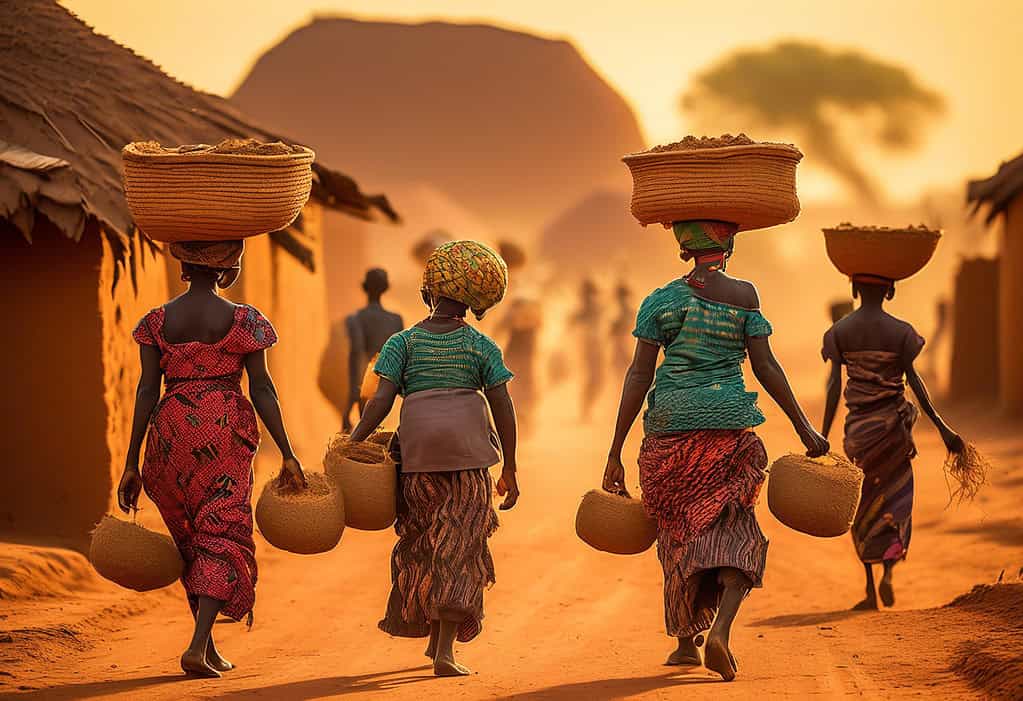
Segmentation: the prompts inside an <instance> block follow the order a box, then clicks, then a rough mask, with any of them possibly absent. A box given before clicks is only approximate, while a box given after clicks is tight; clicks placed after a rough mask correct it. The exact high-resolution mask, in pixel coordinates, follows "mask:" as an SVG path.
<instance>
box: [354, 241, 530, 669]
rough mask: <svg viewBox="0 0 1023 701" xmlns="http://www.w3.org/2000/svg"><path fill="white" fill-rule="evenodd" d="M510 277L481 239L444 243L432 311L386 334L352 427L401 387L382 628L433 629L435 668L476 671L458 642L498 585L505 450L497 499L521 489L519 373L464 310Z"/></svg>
mask: <svg viewBox="0 0 1023 701" xmlns="http://www.w3.org/2000/svg"><path fill="white" fill-rule="evenodd" d="M507 283H508V269H507V267H506V266H505V264H504V261H503V260H501V258H500V256H498V255H497V254H496V253H495V252H494V251H492V250H491V249H489V248H487V247H486V246H483V245H482V244H479V243H476V242H475V241H453V242H451V243H447V244H444V245H443V246H441V247H440V248H438V249H437V250H436V251H435V252H434V254H433V255H432V256H431V257H430V259H429V261H427V264H426V272H425V274H424V280H423V299H424V301H425V302H426V304H427V306H429V307H430V315H429V316H428V317H427V318H425V319H423V320H422V321H420V322H419V323H418V324H416V325H415V326H413V327H411V328H408V329H405V330H404V331H401V332H399V333H396V334H395V335H393V336H391V338H390V339H388V340H387V342H386V343H385V344H384V347H383V349H382V350H381V351H380V357H379V359H378V360H377V363H376V366H375V367H374V371H375V372H376V373H377V375H379V376H380V385H379V387H378V389H377V392H376V395H375V396H374V397H373V399H371V400H370V401H369V403H368V404H367V405H366V410H365V413H364V414H363V415H362V419H361V420H360V421H359V425H358V426H356V428H355V430H354V431H353V432H352V440H353V441H361V440H365V439H366V438H367V437H368V436H369V435H370V434H371V433H372V432H373V431H374V430H375V429H376V428H377V427H378V426H379V425H380V422H381V421H383V420H384V417H386V416H387V415H388V413H390V411H391V407H392V406H393V405H394V400H395V398H396V397H397V395H398V394H401V395H402V397H404V401H403V402H402V408H401V424H400V426H399V428H398V435H397V443H398V444H399V446H400V447H399V450H400V456H401V482H400V489H399V492H400V497H401V501H402V502H403V504H402V505H401V508H399V513H398V519H397V522H396V524H395V530H396V531H397V533H398V543H397V545H395V547H394V552H393V554H392V559H391V563H392V564H391V579H392V588H391V596H390V599H389V600H388V603H387V613H386V615H385V616H384V619H383V620H382V621H380V628H381V630H383V631H385V632H387V633H390V634H391V635H397V636H403V637H414V638H418V637H426V636H429V637H430V643H429V645H428V647H427V649H426V654H427V656H429V657H430V658H432V659H433V667H434V673H435V674H437V675H438V676H455V675H464V674H469V670H468V669H466V668H465V667H464V666H462V665H461V664H459V663H458V662H457V661H456V660H455V656H454V641H455V640H456V638H457V639H458V640H459V641H460V642H468V641H469V640H472V639H473V638H475V637H476V636H477V635H479V633H480V631H481V630H482V620H483V590H484V589H485V588H487V587H488V586H489V585H491V584H493V583H494V561H493V558H492V557H491V555H490V549H489V548H488V546H487V539H488V538H489V537H490V536H491V535H492V534H493V532H494V531H495V530H496V529H497V525H498V523H497V513H496V512H495V511H494V508H493V505H492V504H491V492H492V483H491V479H490V473H489V472H488V470H487V468H489V467H490V466H491V465H495V464H497V463H498V462H500V460H501V452H502V451H503V454H504V467H503V469H502V472H501V479H500V481H499V482H498V484H497V490H498V493H499V494H501V495H503V496H505V500H504V503H503V504H501V509H510V508H512V507H513V506H515V502H516V501H517V500H518V497H519V488H518V483H517V482H516V480H515V469H516V465H515V447H516V425H515V409H514V407H513V405H512V401H511V397H510V396H509V394H508V381H509V380H511V379H512V373H511V372H510V371H509V370H508V368H506V367H505V365H504V361H503V359H502V356H501V349H500V348H498V347H497V344H495V343H494V342H493V341H492V340H490V339H489V338H488V337H487V336H485V335H483V334H482V333H480V332H479V331H477V330H476V329H474V328H472V327H471V326H469V325H468V324H467V323H466V322H465V313H466V311H467V310H468V309H472V310H473V312H474V313H475V314H476V316H477V318H481V317H482V316H483V314H484V312H486V310H487V309H489V308H490V307H492V306H493V305H495V304H497V303H498V302H499V301H500V300H501V298H502V297H503V296H504V292H505V289H506V288H507ZM488 408H489V413H490V414H492V415H493V417H494V424H495V425H496V427H497V437H496V438H495V436H494V431H493V429H492V428H491V424H490V418H489V416H488ZM498 439H499V442H498Z"/></svg>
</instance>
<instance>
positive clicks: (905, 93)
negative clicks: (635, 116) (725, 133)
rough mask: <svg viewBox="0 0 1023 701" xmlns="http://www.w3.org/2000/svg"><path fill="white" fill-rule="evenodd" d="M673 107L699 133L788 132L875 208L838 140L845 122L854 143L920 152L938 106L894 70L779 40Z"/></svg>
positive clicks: (717, 69) (727, 60) (708, 75)
mask: <svg viewBox="0 0 1023 701" xmlns="http://www.w3.org/2000/svg"><path fill="white" fill-rule="evenodd" d="M680 107H681V109H682V110H683V111H684V112H687V113H690V114H692V115H694V116H695V117H696V119H697V122H698V124H699V125H700V126H701V127H704V128H706V127H707V126H710V125H713V126H714V127H716V128H718V129H720V128H722V127H726V128H730V129H732V130H735V131H745V130H749V131H752V130H755V129H764V130H766V131H770V132H773V133H785V132H792V133H793V138H798V140H799V144H800V145H801V146H803V147H805V148H806V150H807V152H808V153H810V154H812V155H813V157H814V158H815V160H816V161H817V162H818V163H820V164H822V165H824V166H826V167H827V168H829V169H830V170H831V171H832V172H833V173H834V174H835V175H836V176H838V178H840V179H841V180H842V181H843V182H844V183H846V184H847V185H848V186H849V187H850V188H852V190H853V191H854V192H855V193H856V194H857V195H858V196H859V197H861V198H862V199H864V200H866V201H869V202H876V201H877V200H878V198H879V194H878V189H877V186H876V185H875V183H874V181H873V180H872V179H871V178H870V177H869V176H868V175H867V173H866V171H865V170H864V169H863V167H862V165H861V164H860V162H859V160H858V158H857V157H856V153H855V147H856V144H854V143H852V140H851V139H850V138H849V137H847V136H843V131H842V128H841V127H842V125H843V124H844V123H847V122H846V121H845V120H850V119H851V120H854V121H853V122H852V123H853V124H854V125H855V135H856V137H855V138H856V139H858V140H860V141H863V140H869V141H870V142H872V143H873V144H876V145H877V146H879V147H881V148H882V149H883V150H886V151H891V152H897V151H907V150H910V149H912V148H914V147H916V146H918V145H919V143H920V141H921V139H922V136H923V132H924V128H925V127H926V126H927V123H928V121H929V120H932V119H933V118H934V117H936V116H938V115H940V114H941V113H942V112H943V111H944V107H945V103H944V99H943V98H942V96H941V95H940V94H938V93H936V92H934V91H932V90H929V89H927V88H925V87H923V86H922V85H920V84H919V83H918V82H917V80H916V78H914V76H913V75H912V73H910V72H909V71H907V70H906V69H905V68H902V67H900V66H896V65H893V64H890V63H887V62H884V61H881V60H879V59H876V58H873V57H871V56H867V55H865V54H863V53H860V52H857V51H834V50H829V49H827V48H824V47H822V46H819V45H816V44H812V43H808V42H801V41H786V42H782V43H779V44H776V45H774V46H772V47H770V48H767V49H742V50H738V51H735V52H733V53H731V54H729V55H727V56H725V57H724V58H723V59H722V60H721V61H719V62H718V63H716V64H714V65H712V66H710V67H709V68H708V69H706V70H705V71H704V72H703V73H701V74H699V75H697V76H696V78H695V79H694V81H693V84H692V86H691V87H690V89H689V91H688V92H686V93H685V94H684V95H683V96H682V97H681V100H680Z"/></svg>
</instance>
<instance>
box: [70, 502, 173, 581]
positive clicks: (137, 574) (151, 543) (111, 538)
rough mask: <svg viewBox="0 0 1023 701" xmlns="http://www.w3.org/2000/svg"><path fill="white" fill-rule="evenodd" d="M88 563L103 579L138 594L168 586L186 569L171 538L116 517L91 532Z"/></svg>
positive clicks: (106, 517)
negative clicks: (138, 592)
mask: <svg viewBox="0 0 1023 701" xmlns="http://www.w3.org/2000/svg"><path fill="white" fill-rule="evenodd" d="M89 562H91V563H92V566H93V567H94V568H95V569H96V571H97V572H99V574H100V575H101V576H103V577H105V578H106V579H109V580H110V581H111V582H114V583H115V584H119V585H121V586H122V587H126V588H128V589H134V590H135V591H150V590H151V589H159V588H161V587H166V586H169V585H171V584H173V583H174V582H176V581H178V580H179V579H181V574H182V572H183V571H184V568H185V563H184V561H183V560H182V559H181V553H180V552H179V551H178V548H177V546H176V545H174V541H173V540H171V538H170V536H167V535H164V534H163V533H156V532H154V531H151V530H149V529H148V528H143V527H142V526H139V525H137V524H135V523H129V522H128V521H122V520H121V519H119V518H115V517H113V516H104V517H103V520H102V521H100V522H99V524H98V525H97V526H96V530H94V531H93V532H92V542H91V543H90V544H89Z"/></svg>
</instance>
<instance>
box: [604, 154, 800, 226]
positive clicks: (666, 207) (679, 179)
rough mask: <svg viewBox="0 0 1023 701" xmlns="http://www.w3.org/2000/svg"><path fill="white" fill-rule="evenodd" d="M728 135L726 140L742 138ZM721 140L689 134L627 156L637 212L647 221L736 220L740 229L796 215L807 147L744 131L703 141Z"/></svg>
mask: <svg viewBox="0 0 1023 701" xmlns="http://www.w3.org/2000/svg"><path fill="white" fill-rule="evenodd" d="M724 138H725V137H722V139H724ZM729 139H730V141H725V142H724V143H736V142H737V141H738V137H735V138H731V137H729ZM720 141H721V140H718V139H703V140H701V139H692V138H691V137H689V138H687V139H686V140H683V141H681V142H679V143H678V144H673V145H671V146H659V147H655V148H653V149H651V150H649V151H644V152H642V153H632V154H629V155H627V156H625V157H624V158H622V160H623V161H624V162H625V165H627V166H628V167H629V170H630V171H631V172H632V185H633V187H632V215H633V216H634V217H636V219H638V220H639V222H640V223H641V224H643V225H644V226H646V225H647V224H664V225H665V226H669V225H671V224H672V223H673V222H676V221H687V220H693V219H709V220H716V221H726V222H733V223H735V224H738V225H739V231H746V230H749V229H762V228H764V227H768V226H776V225H778V224H785V223H786V222H790V221H792V220H793V219H795V218H796V216H797V215H798V214H799V197H798V196H797V195H796V165H797V164H798V163H799V161H800V160H801V159H802V158H803V154H802V152H800V150H799V149H797V148H796V147H795V146H791V145H789V144H770V143H755V142H751V141H750V140H749V139H747V138H745V137H743V139H742V143H736V145H732V146H715V147H708V146H705V145H701V144H704V142H720ZM746 142H749V143H746Z"/></svg>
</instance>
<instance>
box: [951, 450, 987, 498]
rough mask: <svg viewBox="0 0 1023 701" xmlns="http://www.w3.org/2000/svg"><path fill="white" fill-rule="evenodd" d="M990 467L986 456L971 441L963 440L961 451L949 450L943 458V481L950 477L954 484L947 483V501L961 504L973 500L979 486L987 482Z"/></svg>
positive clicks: (978, 490)
mask: <svg viewBox="0 0 1023 701" xmlns="http://www.w3.org/2000/svg"><path fill="white" fill-rule="evenodd" d="M990 467H991V464H990V463H989V462H988V460H987V458H985V457H984V455H983V454H982V453H981V452H980V451H979V450H977V446H975V445H974V444H973V443H967V442H966V441H963V449H962V450H961V451H959V452H949V454H948V456H947V457H946V458H945V481H946V482H948V478H950V477H951V478H952V481H954V482H955V486H954V487H953V486H952V485H951V484H949V490H948V491H949V499H948V503H949V504H952V503H953V502H954V503H956V504H962V503H963V502H967V501H973V499H974V498H975V497H976V496H977V494H978V493H979V492H980V488H981V487H983V486H984V484H985V483H986V482H987V473H988V470H989V469H990Z"/></svg>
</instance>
